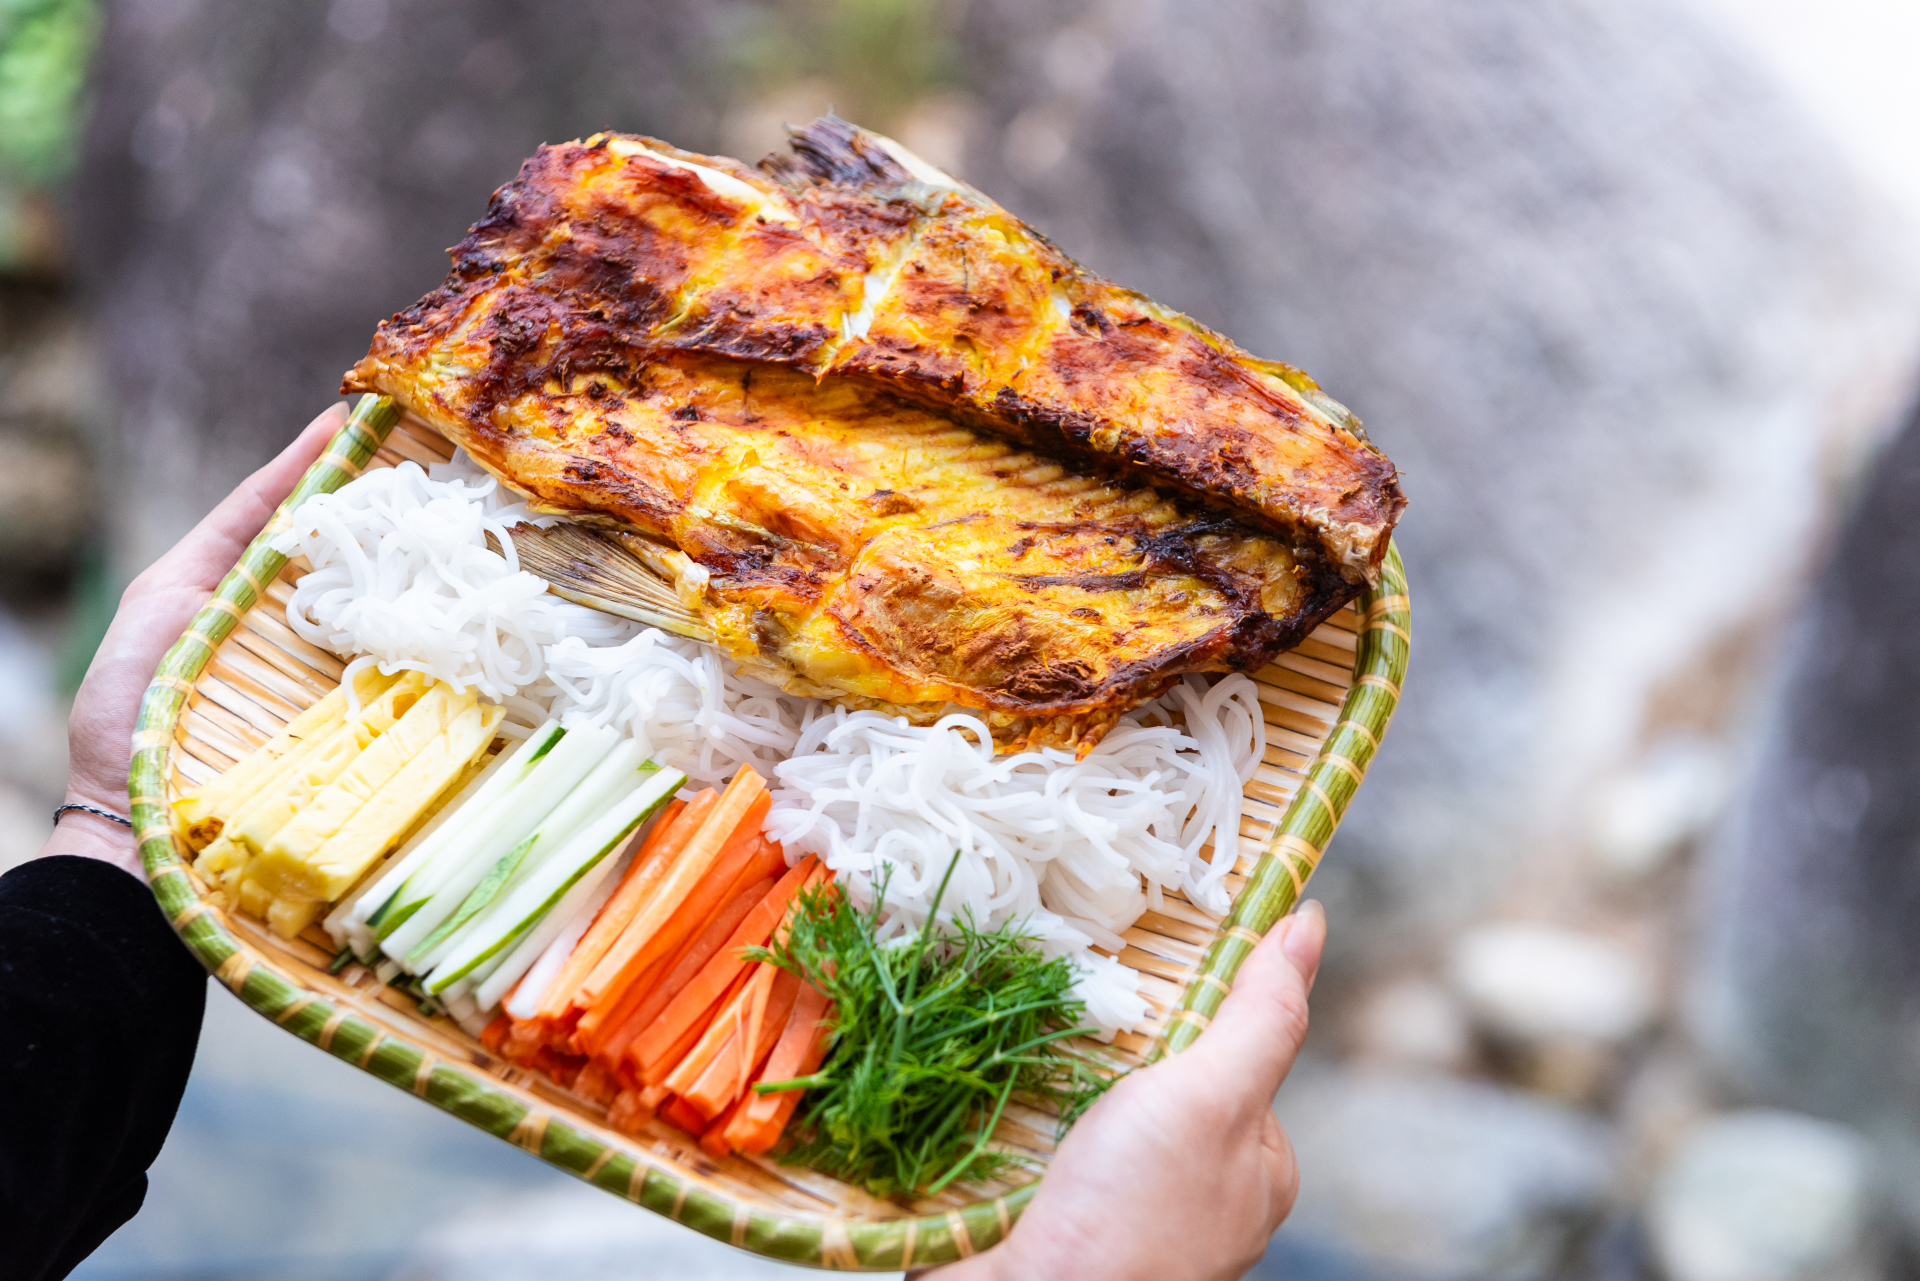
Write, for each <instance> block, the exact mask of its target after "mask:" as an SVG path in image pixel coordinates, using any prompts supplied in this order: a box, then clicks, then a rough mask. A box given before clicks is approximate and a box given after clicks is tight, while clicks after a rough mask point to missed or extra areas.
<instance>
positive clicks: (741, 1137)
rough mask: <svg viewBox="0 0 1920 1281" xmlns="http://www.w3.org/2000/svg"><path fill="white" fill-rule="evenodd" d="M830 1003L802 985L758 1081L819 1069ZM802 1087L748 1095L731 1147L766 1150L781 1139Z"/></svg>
mask: <svg viewBox="0 0 1920 1281" xmlns="http://www.w3.org/2000/svg"><path fill="white" fill-rule="evenodd" d="M832 1011H833V1006H832V1003H831V1002H829V1001H828V1000H827V998H826V996H825V995H824V994H823V993H822V992H821V991H820V989H818V988H816V987H814V986H812V985H811V984H805V985H802V987H801V988H800V992H799V994H798V996H797V997H796V998H795V1000H794V1003H793V1013H792V1014H791V1015H789V1016H788V1018H787V1026H786V1030H785V1031H783V1032H782V1033H781V1034H780V1043H779V1044H778V1045H776V1046H774V1047H773V1053H772V1055H770V1056H769V1057H768V1059H767V1066H766V1068H765V1069H764V1070H763V1071H762V1072H761V1073H760V1076H759V1077H758V1078H757V1079H758V1081H761V1082H773V1081H791V1080H793V1079H794V1078H795V1077H800V1076H806V1075H808V1074H809V1073H811V1072H815V1071H817V1070H819V1067H820V1063H821V1061H822V1060H823V1059H825V1058H826V1055H827V1040H828V1037H829V1035H830V1032H829V1024H828V1021H827V1019H828V1016H829V1015H830V1014H831V1013H832ZM804 1093H806V1091H805V1090H782V1091H781V1092H780V1093H778V1094H751V1095H749V1098H750V1100H751V1101H750V1102H749V1103H748V1104H747V1106H746V1107H744V1108H742V1109H741V1110H740V1118H739V1120H738V1121H737V1122H736V1124H737V1125H738V1126H739V1127H740V1129H739V1134H738V1137H737V1138H735V1139H734V1140H733V1147H734V1149H735V1150H736V1151H740V1152H755V1153H758V1152H765V1151H766V1150H767V1149H769V1148H771V1147H772V1146H773V1145H774V1144H775V1143H777V1142H779V1140H780V1133H781V1131H782V1130H784V1129H786V1125H787V1119H788V1118H789V1117H791V1116H792V1115H793V1110H794V1108H796V1107H798V1106H799V1104H800V1096H801V1095H802V1094H804Z"/></svg>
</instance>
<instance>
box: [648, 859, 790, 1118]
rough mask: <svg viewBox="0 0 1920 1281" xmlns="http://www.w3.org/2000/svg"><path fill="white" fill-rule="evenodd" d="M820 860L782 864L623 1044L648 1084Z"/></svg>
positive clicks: (770, 930) (766, 934) (781, 915)
mask: <svg viewBox="0 0 1920 1281" xmlns="http://www.w3.org/2000/svg"><path fill="white" fill-rule="evenodd" d="M820 870H821V869H820V865H819V862H818V860H816V859H815V858H814V857H813V856H812V855H811V854H809V855H808V856H807V857H806V858H805V859H803V860H801V861H800V862H799V863H796V864H794V865H793V866H792V867H791V868H788V869H787V874H786V875H785V876H783V877H781V878H780V880H779V882H778V883H777V884H776V885H775V886H774V887H773V889H772V891H771V892H770V893H768V895H767V896H766V897H765V898H763V899H761V900H760V902H759V903H758V904H757V905H756V906H755V907H754V909H753V911H751V912H749V913H747V916H746V919H745V920H743V921H741V922H740V924H739V926H738V927H737V928H736V929H735V930H734V932H733V935H732V937H730V938H729V939H728V940H727V941H726V943H725V944H723V945H722V946H721V948H720V951H719V953H718V954H717V955H716V956H714V958H713V959H712V960H710V961H708V962H707V964H706V966H705V967H704V968H703V969H702V970H701V971H700V973H699V974H697V975H695V976H694V978H693V980H692V981H691V982H690V983H688V984H687V986H686V987H685V988H684V989H683V990H682V991H681V992H680V994H679V995H678V996H676V997H674V998H673V1000H672V1001H670V1002H668V1004H667V1008H666V1009H664V1010H662V1011H661V1012H660V1017H659V1018H657V1019H655V1020H654V1022H653V1026H651V1027H649V1028H648V1029H647V1030H646V1031H645V1032H643V1033H641V1034H640V1036H639V1037H638V1038H636V1039H635V1040H634V1042H633V1044H632V1045H630V1046H629V1047H627V1056H628V1057H629V1058H630V1059H632V1060H633V1061H634V1062H636V1063H637V1064H638V1065H639V1067H640V1075H641V1076H642V1077H643V1078H644V1079H645V1080H646V1081H648V1082H649V1083H652V1082H655V1081H658V1080H660V1079H661V1078H662V1076H663V1075H664V1074H663V1073H662V1074H659V1075H656V1073H657V1072H658V1070H659V1069H660V1068H661V1067H662V1056H663V1054H664V1052H665V1050H666V1049H667V1047H668V1046H669V1045H671V1044H673V1042H675V1041H677V1040H679V1039H680V1035H681V1033H682V1032H684V1031H685V1030H686V1029H687V1028H688V1027H690V1026H692V1024H693V1022H694V1020H696V1019H697V1018H699V1017H700V1015H701V1014H703V1013H704V1012H705V1011H707V1010H708V1009H710V1008H711V1007H712V1005H713V1003H714V998H715V997H716V996H717V995H718V994H719V992H720V990H721V989H722V988H724V987H726V986H727V985H728V984H729V983H731V982H732V980H733V979H734V977H735V976H737V975H738V974H739V973H740V971H741V970H743V969H745V968H746V966H747V961H746V959H745V958H744V957H742V956H741V955H740V949H741V948H743V947H758V946H760V945H762V944H764V943H765V942H766V941H767V940H768V939H769V938H771V937H772V936H773V931H774V928H775V927H776V926H777V925H779V923H780V921H781V920H782V919H783V918H784V917H785V916H786V913H787V906H788V905H789V904H790V903H792V901H793V898H794V895H796V894H798V893H799V892H800V890H801V888H802V887H803V886H805V885H806V884H808V883H809V882H810V881H811V880H812V879H813V878H814V875H815V873H816V872H818V871H820Z"/></svg>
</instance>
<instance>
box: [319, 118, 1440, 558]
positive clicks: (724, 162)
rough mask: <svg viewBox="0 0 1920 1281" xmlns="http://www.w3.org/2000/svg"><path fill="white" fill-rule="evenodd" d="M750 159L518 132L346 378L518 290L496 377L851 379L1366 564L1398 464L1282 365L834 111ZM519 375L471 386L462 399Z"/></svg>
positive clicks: (487, 398)
mask: <svg viewBox="0 0 1920 1281" xmlns="http://www.w3.org/2000/svg"><path fill="white" fill-rule="evenodd" d="M766 168H767V169H768V171H769V172H767V173H761V172H756V171H754V170H751V169H748V168H747V167H745V166H744V165H741V164H739V163H738V162H737V161H733V160H728V159H725V158H722V157H714V156H705V155H698V154H695V153H691V152H685V151H680V150H678V149H676V148H674V147H671V146H668V145H667V144H665V143H662V142H658V141H655V140H653V139H649V138H638V137H630V136H625V135H619V134H599V135H596V136H595V137H593V138H591V139H588V140H587V141H585V142H576V143H567V144H562V145H559V146H550V147H543V148H541V149H540V151H539V152H538V153H537V154H536V155H535V156H534V157H533V158H532V159H530V160H529V161H527V163H526V165H525V166H524V167H523V168H522V170H521V172H520V175H519V177H518V178H517V179H516V180H515V181H514V182H512V183H510V184H508V185H507V186H506V187H503V188H502V189H501V190H500V191H499V192H498V193H497V194H496V195H495V197H494V200H493V204H492V207H491V208H490V209H489V210H488V213H487V216H486V217H485V218H484V219H483V220H482V221H481V222H479V223H478V224H477V225H475V227H474V228H473V229H472V231H471V232H470V233H469V234H468V236H467V237H466V239H465V240H464V241H462V242H461V244H460V245H459V246H458V248H456V249H455V251H454V269H453V274H452V275H451V276H450V277H449V278H448V280H447V282H446V284H445V286H444V287H443V288H442V289H440V290H439V291H437V292H436V293H434V294H430V295H429V296H428V297H427V298H425V299H423V300H422V301H421V302H420V303H419V304H417V305H416V306H414V307H413V308H411V309H410V310H408V311H407V312H404V313H402V314H401V315H400V316H398V317H396V318H395V319H394V321H393V322H391V323H389V324H388V325H385V326H383V327H382V329H381V332H380V335H379V337H378V338H377V339H376V340H375V342H374V345H373V349H372V351H371V352H370V353H369V355H368V358H367V360H366V361H365V362H363V363H362V365H361V366H360V367H359V369H358V370H356V372H355V376H354V379H353V381H354V382H356V383H357V384H358V385H362V386H377V385H379V383H380V381H381V369H382V367H383V366H385V365H387V364H389V363H394V362H398V363H401V364H405V363H407V362H409V361H411V360H414V359H417V358H418V355H419V352H420V349H421V346H422V344H423V343H426V344H431V342H432V341H434V338H435V336H436V335H437V334H438V333H440V332H441V331H443V330H444V328H445V327H446V325H448V324H449V323H452V321H453V317H454V316H455V315H458V314H461V313H464V312H466V311H468V310H470V309H471V308H472V306H473V305H474V303H475V295H476V294H479V295H482V296H485V297H487V298H488V299H489V301H490V302H491V304H492V305H493V306H494V307H495V308H496V309H498V308H499V307H501V306H505V305H508V304H509V303H510V302H511V301H513V299H512V296H511V295H510V293H509V292H508V291H511V290H512V288H513V286H515V285H516V284H520V283H523V282H537V288H538V293H539V296H540V300H539V301H537V302H534V304H533V305H532V306H531V308H530V309H529V310H528V311H526V312H524V313H513V314H511V315H510V316H503V317H502V320H503V324H502V326H501V332H500V335H499V341H500V342H502V343H506V344H513V343H521V344H526V345H528V347H529V351H528V355H531V354H532V348H533V347H534V346H538V348H539V358H538V360H537V361H532V360H521V361H519V362H516V363H515V364H514V365H513V367H512V369H511V371H504V370H503V371H502V373H503V374H506V373H508V372H511V373H517V374H521V375H532V374H535V373H536V371H537V372H538V373H540V374H544V373H545V372H547V371H570V370H571V371H580V372H590V371H593V370H605V371H607V372H610V373H620V372H630V371H631V370H632V369H633V368H634V367H635V365H636V363H644V361H645V360H647V359H648V358H650V356H649V353H652V352H658V351H666V350H673V351H687V352H706V353H709V354H714V355H727V356H736V357H741V358H745V359H750V360H755V361H760V362H763V363H771V364H779V365H783V366H786V367H788V368H792V369H797V370H802V371H805V372H807V373H810V374H814V375H828V374H842V375H849V376H855V377H859V378H862V379H865V380H868V381H870V382H872V383H874V384H875V385H878V386H881V387H884V388H885V389H887V390H890V391H892V392H894V393H895V394H897V395H900V396H903V397H906V398H909V399H912V400H914V401H915V402H917V403H920V404H923V405H926V406H927V407H929V408H932V409H935V410H936V411H938V412H941V413H944V414H947V415H949V416H952V417H955V418H956V419H958V420H959V421H962V422H965V423H967V424H968V425H970V426H975V427H978V428H982V429H984V430H987V431H990V432H993V433H995V434H998V435H1001V436H1003V437H1006V438H1008V439H1010V440H1013V441H1015V442H1016V443H1019V444H1022V445H1024V446H1026V447H1027V448H1030V449H1035V450H1038V451H1039V452H1041V453H1044V454H1049V455H1053V456H1057V457H1069V456H1078V457H1081V458H1083V459H1087V460H1093V461H1097V462H1100V463H1103V464H1108V465H1114V466H1118V467H1122V468H1125V469H1128V470H1137V471H1141V472H1144V473H1145V475H1146V477H1147V478H1148V479H1150V480H1151V481H1152V482H1153V483H1156V484H1161V485H1167V486H1172V487H1175V488H1178V489H1180V490H1183V491H1185V492H1189V493H1192V494H1195V495H1197V496H1201V497H1204V498H1206V499H1207V500H1208V501H1210V502H1212V503H1215V504H1218V505H1222V506H1225V507H1227V508H1229V509H1232V510H1234V511H1236V512H1238V513H1239V514H1240V515H1241V516H1242V517H1243V518H1245V519H1247V520H1249V521H1250V522H1251V523H1253V524H1256V525H1258V526H1261V527H1264V528H1267V529H1270V530H1273V531H1274V532H1277V533H1279V534H1281V535H1283V536H1285V537H1287V538H1289V539H1290V540H1291V541H1294V542H1296V543H1299V544H1312V545H1316V546H1318V547H1319V548H1320V549H1321V550H1322V551H1323V552H1324V554H1325V555H1326V557H1327V559H1328V560H1329V562H1330V563H1331V564H1333V565H1334V566H1335V567H1336V568H1337V569H1339V570H1340V572H1341V573H1342V574H1343V575H1344V576H1345V577H1347V578H1348V579H1349V581H1352V582H1356V583H1357V582H1360V581H1363V580H1369V579H1371V578H1372V577H1373V576H1374V574H1375V571H1376V570H1377V569H1378V567H1379V564H1380V561H1381V558H1382V557H1383V556H1384V555H1385V554H1386V548H1387V541H1388V538H1389V536H1390V535H1391V533H1392V530H1393V525H1394V522H1395V521H1396V520H1397V519H1398V518H1399V514H1400V510H1401V508H1402V507H1403V506H1404V505H1405V499H1404V498H1403V497H1402V495H1401V492H1400V487H1399V480H1398V476H1397V474H1396V472H1395V470H1394V467H1393V465H1392V463H1390V462H1388V461H1387V459H1386V458H1385V457H1384V456H1383V455H1381V454H1380V453H1379V452H1378V451H1376V450H1375V449H1373V448H1372V447H1371V445H1369V444H1368V443H1367V441H1366V439H1365V437H1364V435H1363V434H1362V433H1361V431H1360V426H1359V422H1358V420H1356V419H1355V418H1354V417H1353V416H1352V415H1351V414H1349V413H1348V412H1347V411H1346V410H1345V409H1344V408H1342V407H1341V406H1340V405H1338V404H1337V403H1335V402H1334V401H1333V400H1331V399H1330V398H1329V397H1327V396H1326V395H1325V394H1324V393H1322V392H1321V391H1320V389H1319V388H1318V387H1317V386H1316V385H1315V384H1314V383H1313V381H1312V380H1311V379H1309V378H1308V377H1307V376H1306V375H1305V374H1303V373H1301V372H1300V371H1299V370H1296V369H1293V368H1291V367H1289V366H1286V365H1282V364H1278V363H1274V362H1269V361H1262V360H1256V359H1254V358H1253V357H1251V356H1249V355H1248V354H1247V353H1245V352H1243V351H1241V350H1240V349H1239V348H1237V347H1235V346H1234V345H1233V344H1232V343H1230V342H1228V341H1227V340H1226V339H1225V338H1223V337H1221V336H1220V335H1218V334H1215V333H1212V332H1210V331H1208V330H1206V329H1204V328H1203V327H1201V326H1200V325H1198V324H1196V323H1194V322H1193V321H1192V320H1189V319H1188V318H1186V317H1185V316H1182V315H1180V314H1179V313H1177V312H1174V311H1171V310H1169V309H1167V308H1165V307H1161V306H1160V305H1158V304H1157V303H1154V302H1153V301H1152V300H1151V299H1148V298H1146V297H1144V296H1142V295H1140V294H1138V293H1135V292H1133V291H1131V290H1126V289H1122V288H1119V287H1118V286H1116V285H1114V284H1112V283H1110V282H1108V281H1105V280H1102V279H1100V278H1099V277H1097V276H1094V275H1092V274H1090V273H1088V272H1086V271H1084V270H1082V269H1081V268H1080V267H1079V266H1078V265H1077V264H1075V263H1074V262H1073V261H1072V260H1071V259H1069V258H1067V257H1066V255H1064V254H1062V253H1061V252H1060V251H1059V250H1058V249H1056V248H1055V247H1054V246H1053V245H1052V244H1051V243H1049V242H1048V241H1047V240H1046V239H1045V238H1044V237H1042V236H1040V235H1038V234H1037V233H1035V232H1033V231H1032V230H1031V229H1029V228H1028V227H1026V226H1025V225H1024V224H1023V223H1021V222H1020V221H1019V220H1018V219H1017V218H1015V217H1013V216H1012V215H1011V214H1009V213H1008V212H1007V211H1006V210H1004V209H1002V208H1000V206H998V205H996V204H995V203H993V202H992V201H991V200H988V199H987V198H986V197H985V196H982V195H981V194H980V193H979V192H977V191H974V190H973V189H972V188H970V187H967V186H965V185H963V184H961V183H959V182H956V181H955V180H954V179H952V178H949V177H948V176H947V175H945V174H943V173H941V172H940V171H939V170H937V169H934V168H932V167H931V166H928V165H927V164H925V162H923V161H921V160H919V159H918V158H917V157H914V156H913V155H912V154H911V153H909V152H907V151H905V150H904V149H903V148H901V147H900V146H899V145H898V144H897V143H894V142H892V141H891V140H889V139H885V138H881V137H878V136H877V135H874V134H869V133H866V132H865V131H862V130H858V129H855V128H854V127H853V126H851V125H848V124H847V123H846V122H844V121H841V120H838V119H836V118H834V117H831V116H829V117H823V118H822V119H820V120H817V121H815V122H813V123H812V124H811V125H808V126H806V127H805V128H803V129H800V130H796V131H795V134H794V144H793V154H792V155H791V156H787V157H781V158H779V159H774V160H769V161H768V162H766ZM563 299H564V300H568V301H569V302H570V303H572V304H573V305H574V306H575V307H576V308H577V309H578V311H579V312H580V314H581V315H582V317H583V319H588V320H593V321H597V322H599V323H598V324H582V325H576V326H573V327H569V328H566V329H564V330H563V331H561V332H555V331H554V330H553V329H552V328H551V324H550V316H549V314H548V306H547V303H546V301H545V300H563ZM524 301H532V300H524ZM483 305H484V304H483ZM524 385H525V384H523V383H520V382H517V381H516V380H515V379H514V378H512V377H503V378H502V380H501V381H500V382H498V383H497V384H492V385H489V386H486V387H476V388H475V389H474V391H475V398H474V410H475V411H476V412H486V411H487V410H489V409H490V408H491V406H492V405H493V404H494V403H496V402H497V401H499V400H501V399H504V398H508V397H511V396H512V395H513V394H514V393H515V391H516V390H518V389H519V388H520V387H522V386H524Z"/></svg>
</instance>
